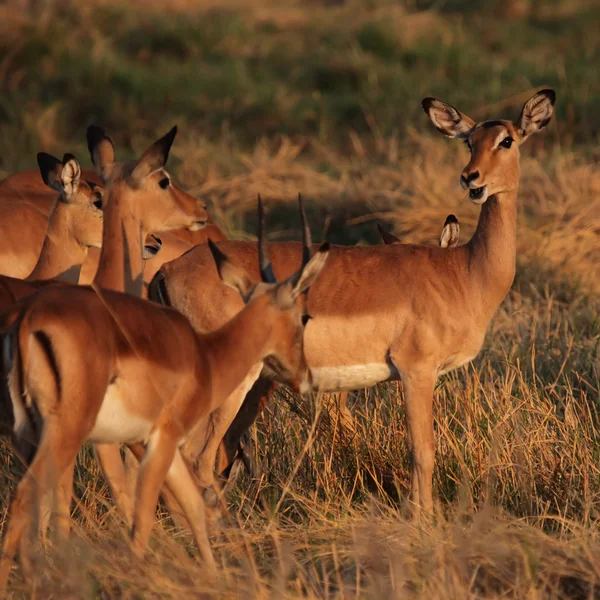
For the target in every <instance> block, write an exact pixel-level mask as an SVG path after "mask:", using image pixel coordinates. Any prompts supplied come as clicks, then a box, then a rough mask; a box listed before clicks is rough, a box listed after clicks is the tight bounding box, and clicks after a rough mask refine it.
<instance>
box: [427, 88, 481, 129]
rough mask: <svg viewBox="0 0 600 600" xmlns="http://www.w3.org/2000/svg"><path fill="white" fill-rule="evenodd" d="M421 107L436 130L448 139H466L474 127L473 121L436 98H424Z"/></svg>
mask: <svg viewBox="0 0 600 600" xmlns="http://www.w3.org/2000/svg"><path fill="white" fill-rule="evenodd" d="M421 106H422V107H423V110H424V111H425V112H426V113H427V114H428V115H429V118H430V119H431V122H432V123H433V124H434V125H435V126H436V127H437V129H438V130H439V131H441V132H442V133H443V134H444V135H447V136H448V137H451V138H454V137H457V138H460V139H466V138H468V137H469V135H470V134H471V131H472V130H473V128H474V127H475V121H473V119H471V118H470V117H467V115H465V114H463V113H461V112H460V111H459V110H457V109H456V108H454V106H451V105H450V104H446V102H442V101H441V100H437V99H436V98H424V99H423V100H422V102H421Z"/></svg>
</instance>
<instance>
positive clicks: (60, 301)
mask: <svg viewBox="0 0 600 600" xmlns="http://www.w3.org/2000/svg"><path fill="white" fill-rule="evenodd" d="M159 177H162V174H161V175H159ZM109 190H110V187H109ZM109 196H110V192H109ZM110 201H111V199H110V198H109V202H110ZM107 216H108V215H107ZM263 220H264V219H263V217H262V209H261V205H260V202H259V223H260V229H259V262H260V264H261V273H262V275H263V277H262V279H263V282H261V283H255V280H253V278H252V277H251V276H250V275H249V274H248V273H247V272H246V271H245V270H244V269H243V268H241V267H239V266H236V265H235V264H234V263H232V262H230V261H229V259H228V258H227V256H225V255H224V254H223V253H222V252H221V251H220V250H219V249H218V248H217V247H216V246H215V245H213V244H212V242H210V247H209V251H210V252H211V255H212V256H213V257H214V262H215V263H216V266H217V269H216V270H215V271H216V273H217V276H218V277H220V278H221V279H222V280H223V282H224V283H225V284H226V285H228V286H230V287H231V288H233V290H235V293H236V294H238V296H240V297H241V299H243V300H242V301H243V302H245V303H246V307H245V308H244V309H243V310H242V311H238V313H237V314H236V315H235V316H234V318H233V319H232V320H231V321H229V322H228V323H226V324H225V325H224V326H223V327H222V328H220V329H219V330H217V331H214V332H212V333H209V334H206V335H198V334H196V332H195V331H194V330H193V328H192V327H191V325H190V324H189V323H188V321H187V320H186V319H185V318H184V317H183V316H182V315H180V314H179V313H178V312H176V311H174V310H172V309H170V308H165V307H162V306H158V305H156V304H152V303H150V302H146V301H144V300H141V299H137V298H134V297H132V296H130V295H127V294H122V293H118V292H113V291H105V290H100V289H93V288H89V287H85V286H80V287H77V288H73V289H71V290H70V292H69V295H68V296H67V295H65V294H64V293H63V292H62V290H61V289H60V288H48V289H46V290H43V291H42V292H40V293H39V294H37V295H36V296H34V297H32V298H31V299H30V300H28V301H27V303H26V306H25V308H24V309H23V311H22V312H21V314H20V316H19V320H18V322H17V324H16V327H15V328H14V329H13V331H12V332H11V333H10V334H9V335H8V336H6V337H5V340H4V352H5V355H7V356H9V357H10V359H11V362H12V365H13V367H12V369H11V371H10V374H9V375H8V379H9V389H10V397H11V401H12V404H13V410H14V413H15V416H16V422H15V429H14V442H15V445H17V446H18V447H20V449H21V452H22V453H23V455H25V456H30V458H31V459H32V460H31V466H30V468H29V470H28V471H27V473H26V474H25V475H24V476H23V478H22V480H21V482H20V483H19V485H18V488H17V491H16V494H15V498H14V500H13V502H12V504H11V507H10V518H9V520H8V523H7V526H6V531H5V537H4V546H3V553H2V557H1V559H0V591H2V590H3V589H4V588H5V586H6V582H7V578H8V573H9V570H10V565H11V561H12V558H13V557H14V555H15V553H16V551H17V548H18V546H19V543H20V542H21V560H22V562H23V561H26V559H27V551H26V549H24V546H23V543H24V542H25V541H26V539H27V536H25V537H23V533H24V530H25V528H26V526H27V522H28V519H29V518H30V509H32V508H33V509H34V511H35V510H39V506H38V503H37V502H36V496H37V497H39V496H40V495H42V496H43V495H45V494H46V493H49V492H50V491H53V492H54V493H56V492H57V489H56V487H57V486H56V482H57V481H58V480H59V479H60V478H61V476H62V475H63V474H64V473H65V472H68V471H69V470H70V465H72V463H73V461H74V460H75V456H76V454H77V452H78V450H79V449H80V447H81V445H82V444H83V443H84V442H85V441H86V440H90V441H93V442H95V443H110V444H115V443H125V444H127V445H128V446H129V447H130V448H131V449H132V451H133V452H134V453H135V454H136V455H137V456H138V457H140V458H142V461H141V465H140V473H139V479H138V483H137V489H136V502H135V513H134V520H133V527H132V531H131V536H132V543H133V550H134V552H135V553H136V554H138V555H142V554H143V553H144V551H145V548H146V545H147V542H148V538H149V535H150V531H151V527H152V523H153V521H154V511H155V509H156V503H157V500H158V495H159V490H160V488H161V486H162V484H163V482H165V483H166V485H167V487H168V489H169V490H170V491H171V493H173V494H174V496H175V498H176V499H177V501H178V502H179V504H180V506H181V507H182V508H183V511H184V514H185V516H186V518H187V520H188V522H189V523H190V526H191V528H192V531H193V533H194V536H195V539H196V542H197V544H198V547H199V549H200V554H201V556H202V558H203V560H204V561H205V563H206V565H207V566H208V567H209V568H214V559H213V556H212V552H211V549H210V545H209V542H208V537H207V534H206V524H205V519H204V506H203V500H202V496H201V494H200V491H199V490H198V488H197V487H196V485H195V483H194V481H193V479H192V477H191V475H190V472H189V470H188V467H187V465H186V464H185V463H184V461H183V460H182V457H181V454H180V450H179V446H180V445H181V443H182V442H183V441H184V440H185V437H186V435H187V434H188V432H189V431H190V429H191V428H192V427H193V426H194V425H195V424H196V423H197V422H198V421H200V420H202V421H203V422H204V423H205V424H208V423H209V422H210V420H211V417H212V414H213V413H214V412H215V411H217V410H218V408H219V406H220V404H221V402H223V401H224V400H226V399H227V398H228V396H229V395H230V394H231V392H232V391H233V390H234V389H235V388H236V387H237V386H238V385H240V384H241V383H242V382H243V381H245V380H246V379H247V378H248V371H251V370H252V369H254V370H256V365H257V364H260V363H261V362H262V361H263V360H264V359H265V358H266V357H267V356H270V357H272V359H273V360H274V361H275V362H276V364H277V365H278V369H279V370H280V371H281V372H282V373H284V374H285V377H286V380H288V381H293V382H294V383H295V385H294V387H295V388H296V389H297V390H301V389H302V390H304V389H307V388H310V378H309V371H308V368H307V365H306V360H305V357H304V352H303V333H304V326H305V324H306V315H305V312H304V308H305V304H306V294H304V292H306V291H308V288H309V286H310V285H311V283H312V282H313V281H314V279H315V278H316V277H317V276H318V274H319V273H320V271H321V270H322V268H323V266H324V265H325V261H326V259H327V256H328V249H327V246H328V245H327V244H324V245H323V246H322V247H321V248H320V249H319V251H318V252H317V253H316V254H315V255H314V256H313V257H312V258H309V257H310V247H309V246H308V245H307V246H306V248H305V253H304V257H305V260H303V262H302V265H301V267H300V269H299V270H298V271H297V272H296V273H294V274H293V275H291V276H290V277H289V278H288V279H286V280H285V281H283V282H281V283H277V282H276V281H275V280H274V278H273V275H272V269H271V267H270V264H269V259H268V253H267V247H266V238H265V236H264V231H263V230H264V224H263ZM213 269H214V265H213ZM67 305H68V306H69V310H68V311H66V310H65V306H67ZM157 348H158V349H159V351H156V349H157ZM257 376H258V373H253V374H252V375H251V378H252V379H255V378H256V377H257ZM144 450H145V451H144ZM36 488H37V490H36ZM38 490H39V493H38V494H36V491H38ZM23 564H24V566H25V565H26V562H24V563H23Z"/></svg>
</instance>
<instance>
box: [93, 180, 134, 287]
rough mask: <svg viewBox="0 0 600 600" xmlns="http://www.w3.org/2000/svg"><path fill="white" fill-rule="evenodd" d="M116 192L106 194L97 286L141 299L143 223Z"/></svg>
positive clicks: (96, 279) (94, 283)
mask: <svg viewBox="0 0 600 600" xmlns="http://www.w3.org/2000/svg"><path fill="white" fill-rule="evenodd" d="M116 191H117V190H115V191H113V192H112V193H110V192H109V193H107V194H106V196H107V200H106V201H105V208H104V229H103V231H102V250H101V252H100V259H99V262H98V270H97V271H96V275H95V277H94V282H93V285H96V286H99V287H102V288H105V289H110V290H115V291H118V292H126V293H128V294H131V295H133V296H137V297H141V296H142V288H143V268H144V265H143V260H142V241H143V237H142V228H141V222H140V219H139V217H138V216H137V215H135V214H134V213H133V212H132V211H131V210H130V209H129V208H128V207H127V204H126V202H124V201H123V200H124V199H125V198H124V197H123V195H121V194H118V193H116ZM124 194H126V192H124Z"/></svg>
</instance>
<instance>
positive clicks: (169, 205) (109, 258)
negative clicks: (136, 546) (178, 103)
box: [15, 127, 207, 533]
mask: <svg viewBox="0 0 600 600" xmlns="http://www.w3.org/2000/svg"><path fill="white" fill-rule="evenodd" d="M176 131H177V130H176V128H173V129H172V130H171V131H169V133H168V134H167V135H165V136H164V137H162V138H161V139H159V140H158V141H157V142H155V143H154V144H153V145H152V146H150V147H149V148H148V149H147V150H146V151H145V152H144V153H143V154H142V156H141V157H140V158H139V159H138V160H137V161H131V162H125V163H116V162H115V155H114V147H113V145H112V142H111V140H110V138H108V137H107V136H106V135H105V134H104V132H103V131H102V130H101V129H99V128H97V127H90V128H88V144H89V146H90V150H91V153H92V156H93V158H94V163H95V165H96V167H97V169H98V171H99V172H100V174H101V176H102V178H103V179H104V180H105V183H106V187H105V196H104V228H103V233H102V250H101V254H100V260H99V266H98V271H97V273H96V275H95V278H94V281H93V282H92V286H93V287H94V289H96V290H98V289H99V288H109V289H114V290H117V291H123V292H128V293H131V294H134V295H136V296H141V292H142V270H143V251H142V250H143V249H142V241H143V240H144V239H146V236H147V235H148V234H149V233H150V232H162V231H168V230H171V229H179V228H189V229H192V230H197V229H200V228H201V227H202V226H203V225H204V223H205V222H206V219H207V215H206V211H205V207H204V204H203V203H201V202H200V201H198V200H196V199H195V198H192V197H191V196H189V195H188V194H185V193H184V192H181V191H180V190H178V189H177V188H174V187H173V186H171V180H170V175H169V173H168V172H167V171H166V170H165V168H164V166H165V163H166V161H167V158H168V154H169V150H170V148H171V144H172V143H173V140H174V138H175V135H176ZM76 289H78V288H69V289H68V290H65V289H63V290H56V293H57V294H59V295H61V297H62V298H63V301H64V302H63V306H68V307H69V310H71V307H72V300H70V298H73V297H74V296H72V294H73V293H74V291H75V290H76ZM46 291H48V290H44V291H43V292H40V293H44V292H46ZM91 360H95V358H92V359H91ZM16 418H17V416H16V415H15V419H16ZM95 449H96V454H97V456H98V459H99V460H100V463H101V466H102V469H103V471H104V474H105V475H106V478H107V481H108V483H109V486H110V488H111V491H112V493H113V497H114V499H115V502H116V504H117V507H118V508H119V510H120V512H121V513H122V514H123V515H124V516H125V518H126V519H127V520H128V522H131V519H132V514H133V500H132V498H131V495H130V493H129V489H128V487H129V486H128V481H127V477H126V474H125V471H124V467H123V463H122V461H121V455H120V451H119V446H118V445H105V444H96V446H95ZM72 470H73V464H72V465H71V466H70V468H69V469H67V471H66V472H65V473H64V476H63V480H62V482H61V488H62V494H60V495H59V496H58V497H57V500H58V501H57V512H58V513H59V514H61V515H62V516H63V517H65V518H62V519H60V520H59V526H60V527H62V528H63V530H62V531H61V532H60V533H64V531H65V529H66V528H68V523H69V521H68V514H69V506H70V498H71V490H72Z"/></svg>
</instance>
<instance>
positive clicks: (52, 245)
mask: <svg viewBox="0 0 600 600" xmlns="http://www.w3.org/2000/svg"><path fill="white" fill-rule="evenodd" d="M37 160H38V164H39V167H40V173H41V175H42V178H43V180H44V182H45V183H46V185H47V186H48V187H49V188H51V189H53V190H55V193H56V192H59V194H60V195H59V197H58V199H56V198H55V202H54V205H53V207H52V209H51V211H50V216H49V218H48V219H46V220H45V222H46V232H45V236H44V238H43V241H42V247H41V250H40V253H39V256H38V258H37V262H36V263H35V265H34V267H33V270H31V272H30V273H29V274H28V276H27V277H26V279H25V280H24V281H21V280H19V279H13V278H11V277H4V276H0V290H1V292H2V294H1V295H0V310H4V309H5V308H7V307H8V306H10V305H11V304H12V303H13V302H15V301H16V300H18V299H19V298H21V297H22V296H23V295H27V294H29V293H32V291H34V290H35V289H36V286H35V284H33V283H29V282H34V281H36V280H40V279H56V280H59V281H66V282H70V283H77V280H78V279H79V270H80V268H81V264H82V263H83V261H84V260H85V258H86V256H87V253H88V250H89V248H91V247H96V248H99V247H100V245H101V243H102V210H101V206H102V195H103V191H102V189H101V188H99V187H98V186H95V185H94V184H90V183H88V182H86V181H83V180H82V179H81V168H80V167H79V163H78V162H77V160H76V159H75V158H74V157H73V156H71V155H70V154H65V156H64V158H63V160H62V162H61V161H60V160H58V159H57V158H54V157H53V156H50V155H49V154H45V153H43V152H40V153H39V154H38V156H37ZM34 210H37V209H34ZM23 231H25V232H27V231H28V230H27V229H24V230H23Z"/></svg>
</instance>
